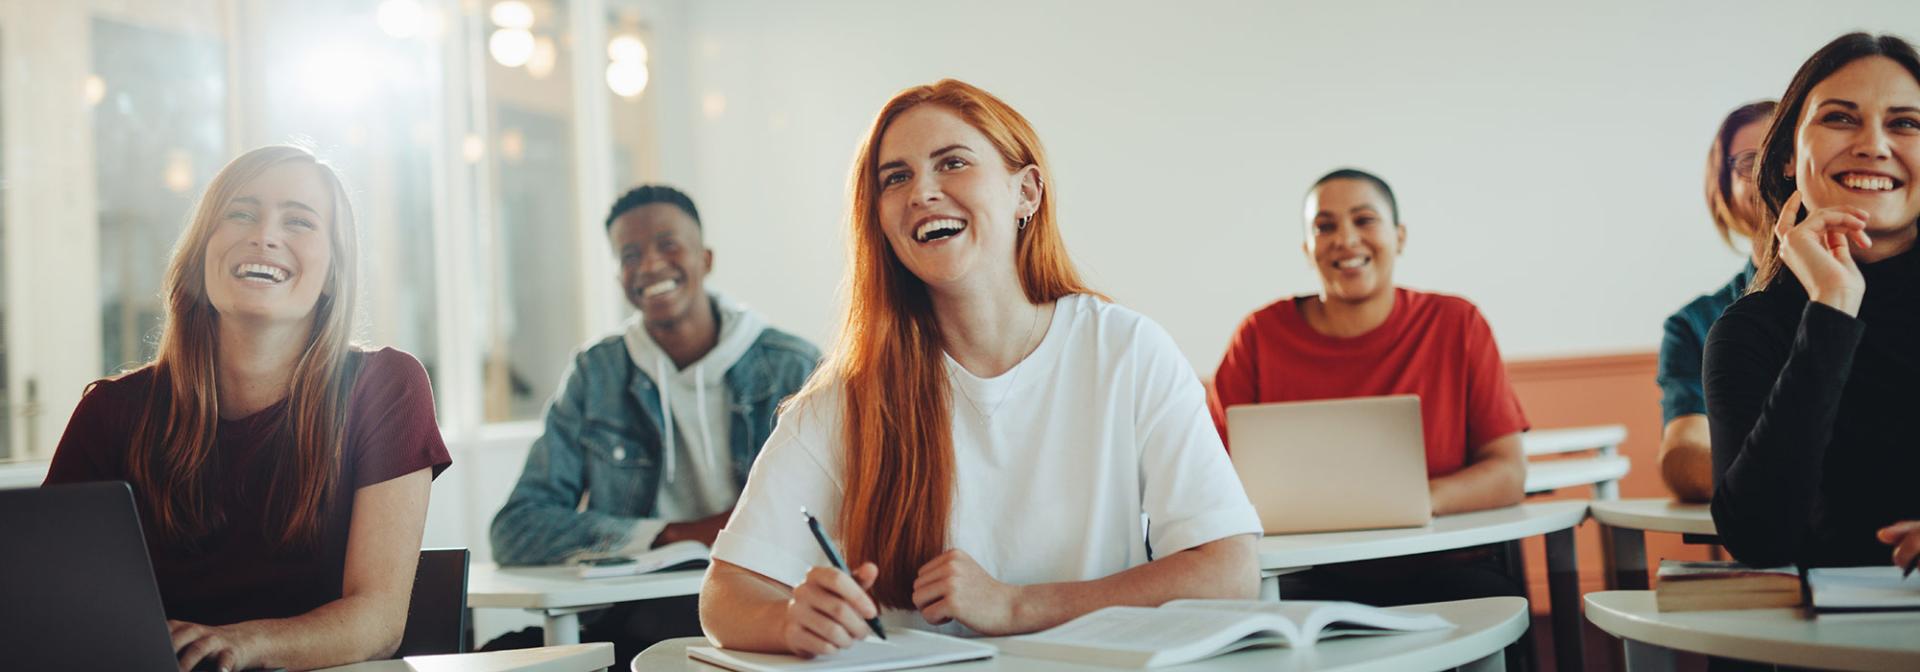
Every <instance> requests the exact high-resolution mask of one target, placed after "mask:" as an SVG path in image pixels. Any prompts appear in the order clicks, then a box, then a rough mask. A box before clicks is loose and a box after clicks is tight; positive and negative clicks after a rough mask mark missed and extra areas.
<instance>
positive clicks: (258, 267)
mask: <svg viewBox="0 0 1920 672" xmlns="http://www.w3.org/2000/svg"><path fill="white" fill-rule="evenodd" d="M233 275H234V277H236V278H252V277H261V278H262V279H265V280H269V281H271V282H275V283H281V282H286V281H287V270H286V269H284V268H279V267H275V266H268V265H266V264H241V265H239V266H237V267H235V268H234V269H233Z"/></svg>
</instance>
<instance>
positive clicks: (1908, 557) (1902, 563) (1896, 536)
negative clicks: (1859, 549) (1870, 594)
mask: <svg viewBox="0 0 1920 672" xmlns="http://www.w3.org/2000/svg"><path fill="white" fill-rule="evenodd" d="M1875 536H1878V537H1879V538H1880V543H1883V544H1886V545H1888V546H1892V547H1893V566H1895V567H1899V568H1900V572H1901V573H1900V576H1901V578H1906V576H1907V575H1909V574H1912V573H1913V567H1914V565H1915V564H1916V563H1920V520H1905V521H1901V522H1898V523H1894V524H1892V525H1888V526H1886V527H1883V528H1880V532H1879V533H1878V534H1877V535H1875Z"/></svg>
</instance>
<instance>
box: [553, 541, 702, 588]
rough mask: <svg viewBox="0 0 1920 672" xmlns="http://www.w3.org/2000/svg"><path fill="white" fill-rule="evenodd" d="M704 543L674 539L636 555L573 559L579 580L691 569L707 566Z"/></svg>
mask: <svg viewBox="0 0 1920 672" xmlns="http://www.w3.org/2000/svg"><path fill="white" fill-rule="evenodd" d="M709 552H710V551H708V550H707V545H706V544H702V543H700V542H698V541H692V540H688V541H676V542H673V543H671V544H667V545H665V546H661V547H659V548H656V549H653V550H650V551H647V552H645V553H641V554H639V555H627V556H621V555H585V556H581V557H580V558H577V559H575V560H574V565H575V566H576V568H577V569H576V571H578V572H579V574H580V578H583V579H604V578H608V577H614V576H633V575H635V574H646V573H649V572H660V571H666V570H671V569H695V568H699V567H705V566H706V565H707V555H708V553H709Z"/></svg>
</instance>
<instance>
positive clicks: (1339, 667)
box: [629, 597, 1527, 672]
mask: <svg viewBox="0 0 1920 672" xmlns="http://www.w3.org/2000/svg"><path fill="white" fill-rule="evenodd" d="M1393 610H1394V611H1411V612H1420V613H1435V614H1440V615H1442V616H1445V617H1446V618H1447V620H1449V621H1452V622H1453V623H1454V625H1455V626H1458V627H1455V628H1452V629H1449V630H1436V631H1432V632H1414V633H1406V634H1397V635H1382V636H1375V637H1341V638H1336V639H1329V640H1326V641H1323V642H1320V643H1319V644H1317V645H1315V646H1313V647H1310V648H1304V649H1287V648H1260V649H1243V650H1240V651H1235V652H1233V653H1229V654H1226V655H1223V656H1215V657H1213V658H1206V659H1202V660H1198V661H1195V662H1192V663H1187V664H1185V665H1176V666H1173V667H1169V668H1163V669H1169V670H1206V671H1209V672H1214V671H1218V672H1242V671H1244V672H1252V671H1254V670H1261V671H1270V672H1390V671H1394V672H1398V671H1407V670H1414V671H1417V670H1448V669H1453V668H1456V667H1458V668H1465V669H1469V670H1475V671H1476V672H1490V671H1491V670H1501V669H1505V668H1504V667H1503V666H1504V665H1505V659H1504V658H1503V657H1502V656H1501V651H1502V650H1503V649H1505V648H1506V647H1507V646H1508V645H1510V644H1512V643H1514V642H1515V641H1517V640H1519V639H1520V637H1521V636H1522V635H1524V634H1525V633H1526V631H1527V601H1526V600H1523V599H1520V598H1517V597H1487V598H1481V599H1477V600H1460V601H1457V602H1436V603H1433V604H1417V605H1410V606H1405V607H1394V608H1393ZM983 641H986V642H992V641H994V640H992V639H987V640H983ZM690 646H710V644H708V642H707V640H706V639H704V638H700V637H686V638H681V639H669V640H667V641H664V642H661V643H659V644H655V645H653V646H651V647H648V648H647V650H646V651H642V652H641V653H640V655H639V656H636V657H634V659H633V662H632V663H631V664H630V665H629V668H630V669H632V670H633V671H634V672H658V671H671V670H701V671H707V670H717V669H720V668H716V667H711V666H708V665H707V664H705V663H699V662H695V661H692V660H689V659H688V658H687V647H690ZM933 669H938V670H941V671H942V672H1002V671H1012V670H1021V671H1023V672H1088V671H1091V670H1105V669H1112V668H1105V667H1098V666H1093V665H1084V664H1078V663H1067V662H1059V661H1052V660H1039V659H1034V658H1017V657H1013V656H1007V655H1002V656H999V657H997V658H992V659H989V660H981V661H974V662H969V663H955V664H951V665H942V666H939V667H938V668H933Z"/></svg>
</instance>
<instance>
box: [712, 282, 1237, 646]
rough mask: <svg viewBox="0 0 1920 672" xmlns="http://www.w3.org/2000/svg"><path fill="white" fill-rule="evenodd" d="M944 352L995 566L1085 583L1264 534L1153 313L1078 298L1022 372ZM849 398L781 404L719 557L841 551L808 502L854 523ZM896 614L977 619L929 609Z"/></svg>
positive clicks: (819, 560) (1008, 574)
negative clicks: (849, 501) (825, 543)
mask: <svg viewBox="0 0 1920 672" xmlns="http://www.w3.org/2000/svg"><path fill="white" fill-rule="evenodd" d="M946 361H947V371H948V373H949V381H950V383H951V384H952V385H953V389H952V392H951V397H952V403H951V408H952V410H953V449H954V454H955V467H956V469H957V471H956V480H955V488H954V490H955V492H954V498H955V501H954V507H953V514H952V520H951V522H950V523H949V532H948V539H949V540H950V543H951V544H952V546H951V547H952V548H957V549H959V550H962V551H965V552H966V553H967V554H968V555H970V556H972V557H973V559H974V560H976V561H978V562H979V563H980V566H981V567H982V568H984V569H985V570H986V571H987V573H989V574H991V575H992V576H993V577H994V578H996V579H998V580H1000V581H1003V582H1007V583H1013V584H1019V585H1027V584H1035V583H1047V582H1058V581H1087V580H1092V579H1097V578H1101V577H1105V576H1109V575H1112V574H1115V573H1117V572H1120V571H1122V570H1125V569H1128V568H1131V567H1135V566H1138V565H1142V564H1145V563H1146V562H1147V561H1148V560H1149V559H1150V558H1149V557H1148V548H1149V544H1151V548H1152V552H1153V555H1154V556H1155V557H1166V556H1168V555H1171V554H1173V553H1175V552H1178V551H1182V550H1185V549H1188V548H1193V547H1195V546H1199V545H1201V544H1204V543H1207V542H1209V541H1214V540H1217V539H1222V538H1226V537H1230V536H1234V535H1239V534H1254V535H1258V534H1260V519H1259V516H1258V515H1257V514H1255V513H1254V510H1253V505H1252V504H1250V503H1248V501H1247V495H1246V493H1245V491H1243V490H1242V489H1241V487H1240V479H1239V477H1237V476H1236V475H1235V474H1234V472H1233V466H1232V464H1231V463H1230V462H1229V461H1228V459H1227V453H1226V450H1225V449H1224V448H1223V447H1222V446H1221V443H1220V436H1219V434H1218V433H1217V432H1216V431H1215V430H1214V427H1213V421H1212V420H1211V419H1210V417H1209V416H1208V415H1207V409H1206V392H1205V391H1204V390H1203V389H1202V388H1201V386H1200V380H1199V378H1198V377H1197V376H1195V375H1194V373H1193V369H1192V367H1191V366H1189V365H1188V364H1187V360H1186V358H1185V356H1183V355H1181V354H1180V350H1179V348H1177V347H1176V346H1175V345H1174V343H1173V339H1172V338H1171V337H1169V336H1168V335H1167V333H1166V332H1165V331H1164V330H1162V329H1161V328H1160V326H1159V325H1157V324H1154V323H1153V322H1152V321H1151V320H1148V319H1147V318H1146V317H1144V316H1142V315H1140V314H1139V313H1136V312H1133V311H1131V310H1128V309H1126V308H1122V307H1120V306H1117V305H1114V304H1111V303H1107V302H1104V301H1101V300H1099V299H1097V298H1094V297H1091V296H1084V295H1075V296H1069V297H1065V298H1062V299H1060V301H1058V302H1057V304H1056V305H1055V308H1054V316H1053V322H1052V325H1051V326H1050V327H1048V329H1047V334H1046V336H1045V337H1044V338H1043V339H1041V342H1040V345H1039V347H1038V348H1036V349H1035V350H1034V351H1033V354H1031V355H1029V356H1028V357H1027V358H1026V359H1025V360H1023V361H1021V362H1020V364H1018V365H1016V366H1015V367H1014V368H1013V369H1012V370H1010V371H1008V372H1006V373H1004V374H1001V375H999V376H997V377H994V378H991V379H981V378H978V377H975V376H973V375H972V374H969V373H967V371H966V370H965V369H963V368H961V367H960V366H959V365H958V364H957V363H955V362H954V361H953V359H952V358H947V359H946ZM843 400H844V397H843V396H842V395H841V393H840V392H839V390H838V389H837V388H830V389H826V390H822V391H821V393H819V394H816V395H813V396H811V397H809V398H807V399H805V400H803V401H801V402H800V403H797V404H795V405H794V406H793V407H791V408H788V409H787V410H786V411H785V412H783V413H781V414H780V421H779V424H778V425H777V426H776V427H775V428H774V431H773V435H772V436H771V437H769V438H768V439H767V445H766V447H765V448H763V449H762V450H761V451H760V456H759V458H758V459H757V460H756V461H755V462H754V464H753V472H752V474H751V475H750V476H748V477H747V486H746V489H745V490H744V491H743V492H742V493H741V495H740V503H739V505H738V506H737V507H736V508H735V509H734V513H733V518H732V519H731V520H729V521H728V523H727V528H726V529H725V530H724V531H722V532H721V533H720V537H719V539H717V540H716V541H715V543H714V547H713V557H715V558H717V559H720V560H725V561H727V562H730V563H733V564H736V565H739V566H741V567H744V568H746V569H749V570H752V571H755V572H758V573H760V574H764V575H766V576H768V577H771V578H773V579H775V580H777V581H780V582H782V583H785V584H787V585H789V586H794V585H798V584H799V583H800V582H801V581H802V580H804V579H805V578H806V573H807V570H808V569H810V568H812V567H814V566H816V565H818V566H827V565H828V564H829V563H828V561H827V559H826V555H825V554H824V553H822V552H821V551H820V548H819V545H818V543H816V542H815V541H814V539H813V536H812V535H811V534H810V533H809V532H808V530H807V526H806V523H805V519H803V518H802V517H801V516H800V507H803V506H804V507H806V508H807V510H809V511H811V512H813V514H814V516H815V517H818V518H819V519H820V522H821V524H822V525H824V526H825V528H826V531H827V534H828V535H829V536H831V537H833V538H835V539H836V540H837V539H839V538H840V537H841V535H840V533H839V531H838V530H837V529H836V528H837V525H838V520H839V512H840V499H841V497H842V496H843V494H844V491H845V490H844V488H843V486H842V480H843V479H844V477H845V475H844V470H843V465H844V462H843V452H844V447H843V445H842V443H841V437H842V433H841V432H842V425H841V417H842V406H843V403H844V402H843ZM989 413H991V417H989V416H988V414H989ZM1142 514H1145V516H1146V518H1147V519H1148V520H1149V521H1150V527H1149V529H1150V533H1149V532H1147V531H1145V530H1142V526H1141V517H1142ZM882 620H883V621H884V622H886V623H887V624H889V625H900V626H905V627H915V628H922V629H937V630H943V631H948V632H961V633H965V630H964V628H957V627H951V626H957V623H956V624H951V626H950V627H941V628H934V627H933V626H930V625H929V624H927V622H926V621H925V620H924V619H921V618H920V617H919V616H918V614H917V613H916V612H895V611H888V612H887V613H886V614H884V615H883V616H882Z"/></svg>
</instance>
